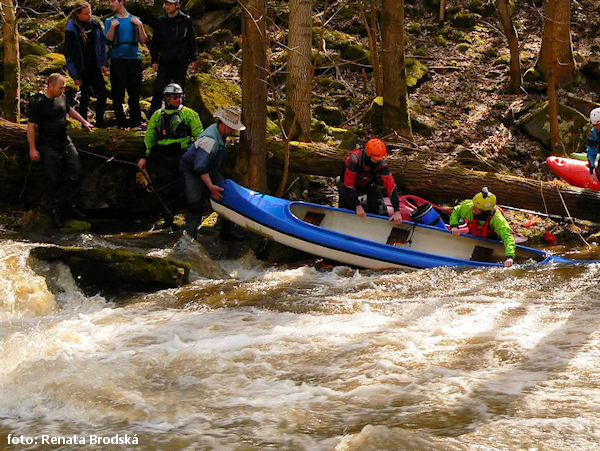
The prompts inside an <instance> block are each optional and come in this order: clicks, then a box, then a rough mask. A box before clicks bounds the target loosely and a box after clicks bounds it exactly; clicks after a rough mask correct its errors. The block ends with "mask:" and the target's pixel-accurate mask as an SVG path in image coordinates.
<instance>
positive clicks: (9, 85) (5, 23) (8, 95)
mask: <svg viewBox="0 0 600 451" xmlns="http://www.w3.org/2000/svg"><path fill="white" fill-rule="evenodd" d="M1 2H2V3H1V5H2V39H3V42H4V43H3V45H4V102H3V110H4V117H5V118H7V119H9V120H11V121H15V122H18V121H19V119H20V117H21V106H20V100H21V80H20V78H21V64H20V59H19V29H18V26H17V20H16V14H15V4H14V3H13V0H1Z"/></svg>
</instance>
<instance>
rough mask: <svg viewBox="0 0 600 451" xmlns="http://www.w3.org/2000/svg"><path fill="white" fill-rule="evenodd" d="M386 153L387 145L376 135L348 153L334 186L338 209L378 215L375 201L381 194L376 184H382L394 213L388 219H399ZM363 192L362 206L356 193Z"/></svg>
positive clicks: (398, 222) (396, 220) (360, 193)
mask: <svg viewBox="0 0 600 451" xmlns="http://www.w3.org/2000/svg"><path fill="white" fill-rule="evenodd" d="M387 156H388V151H387V147H386V145H385V143H384V142H383V141H382V140H381V139H379V138H372V139H370V140H369V141H368V142H367V144H366V146H365V148H364V149H356V150H353V151H352V152H350V154H349V155H348V156H347V157H346V161H345V165H344V170H343V172H342V175H341V177H340V182H339V185H338V193H339V207H340V208H347V209H348V210H355V211H356V214H357V215H358V216H361V217H365V216H366V214H367V213H375V214H378V213H379V200H380V198H381V197H382V195H381V191H380V190H379V186H381V185H383V187H384V188H385V192H386V195H387V196H388V197H389V198H390V200H391V202H392V206H393V207H394V214H393V215H392V217H391V218H390V219H391V220H392V221H394V223H396V224H400V223H401V222H402V215H401V214H400V202H399V200H398V189H397V188H396V182H394V176H393V175H392V172H391V171H390V167H389V166H388V164H387V161H386V159H385V157H387ZM365 194H366V195H367V203H366V205H365V206H364V207H363V205H362V204H361V203H360V201H359V200H358V196H362V195H365Z"/></svg>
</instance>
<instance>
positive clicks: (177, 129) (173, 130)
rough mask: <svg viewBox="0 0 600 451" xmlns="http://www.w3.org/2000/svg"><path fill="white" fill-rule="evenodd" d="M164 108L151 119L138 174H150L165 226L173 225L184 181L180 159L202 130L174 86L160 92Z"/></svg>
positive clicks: (179, 90)
mask: <svg viewBox="0 0 600 451" xmlns="http://www.w3.org/2000/svg"><path fill="white" fill-rule="evenodd" d="M163 94H164V96H165V99H164V102H165V106H164V107H163V108H161V109H159V110H157V111H155V112H154V114H153V115H152V116H151V117H150V121H148V127H147V129H146V136H145V137H144V143H145V145H146V154H145V156H144V157H142V158H140V160H139V161H138V168H139V169H140V171H144V170H145V169H146V165H147V164H148V165H149V169H151V172H152V177H151V178H152V182H153V188H154V189H155V190H156V191H157V192H158V194H159V196H161V198H162V199H163V201H164V204H165V206H166V208H164V206H163V208H164V214H163V218H164V227H165V228H170V227H172V225H173V215H174V213H175V211H176V207H177V200H178V197H179V196H181V193H183V191H184V189H183V178H182V177H181V174H180V171H179V159H180V158H181V156H182V155H183V152H184V151H185V150H186V149H187V148H188V147H189V145H190V144H191V143H193V142H194V141H195V140H196V138H198V136H200V133H202V132H203V131H204V128H203V127H202V122H200V117H199V116H198V113H196V112H195V111H194V110H192V109H191V108H188V107H186V106H183V89H181V86H179V85H178V84H176V83H171V84H169V85H167V86H166V87H165V89H164V91H163Z"/></svg>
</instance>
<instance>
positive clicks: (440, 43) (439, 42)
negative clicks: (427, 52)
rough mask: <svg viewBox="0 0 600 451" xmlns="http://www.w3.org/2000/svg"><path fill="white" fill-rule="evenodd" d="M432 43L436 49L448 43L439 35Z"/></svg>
mask: <svg viewBox="0 0 600 451" xmlns="http://www.w3.org/2000/svg"><path fill="white" fill-rule="evenodd" d="M433 42H434V43H435V45H436V46H437V47H445V46H447V45H448V41H446V38H445V37H444V36H442V35H441V34H438V35H437V36H436V37H435V38H433Z"/></svg>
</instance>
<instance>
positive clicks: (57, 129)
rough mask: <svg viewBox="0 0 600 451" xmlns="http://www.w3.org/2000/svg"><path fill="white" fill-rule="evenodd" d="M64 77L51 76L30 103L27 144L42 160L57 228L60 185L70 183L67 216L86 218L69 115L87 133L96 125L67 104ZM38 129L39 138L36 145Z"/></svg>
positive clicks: (79, 170)
mask: <svg viewBox="0 0 600 451" xmlns="http://www.w3.org/2000/svg"><path fill="white" fill-rule="evenodd" d="M64 93H65V78H64V77H63V76H62V75H61V74H56V73H54V74H51V75H50V76H49V77H48V80H47V85H46V91H45V92H44V93H43V94H39V95H37V96H35V97H34V99H33V100H32V101H31V103H30V104H29V122H28V123H27V143H28V144H29V157H30V158H31V160H32V161H40V160H41V161H42V164H43V165H44V172H45V174H46V179H47V182H48V189H47V192H48V195H49V197H50V199H49V200H50V214H51V219H52V225H53V226H54V227H55V228H60V227H61V226H62V220H61V219H62V217H61V211H60V207H61V200H60V194H59V186H60V182H61V181H62V180H66V181H67V182H68V190H67V199H66V200H67V209H66V215H67V217H71V218H75V219H83V218H85V215H84V214H83V213H81V212H80V211H79V210H78V209H77V204H76V199H77V194H78V193H79V188H80V183H81V162H80V161H79V154H78V153H77V149H75V146H74V145H73V143H72V142H71V139H70V138H69V135H68V134H67V115H69V116H70V117H72V118H74V119H76V120H78V121H79V122H81V124H82V125H83V127H84V128H85V129H86V130H88V131H89V130H91V129H92V128H93V125H92V124H90V123H89V122H88V121H87V120H86V119H84V118H83V117H82V116H81V115H80V114H79V113H78V112H77V111H75V110H74V109H73V107H71V106H70V105H69V103H68V102H67V99H66V97H65V94H64ZM36 129H37V134H38V139H37V142H36Z"/></svg>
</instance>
